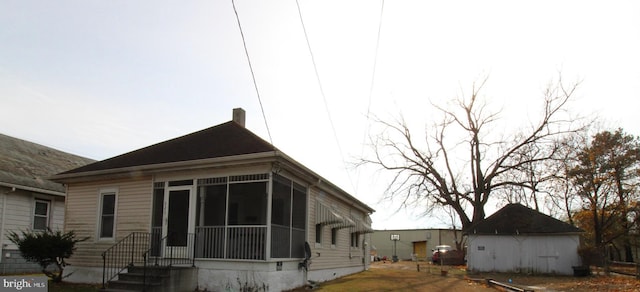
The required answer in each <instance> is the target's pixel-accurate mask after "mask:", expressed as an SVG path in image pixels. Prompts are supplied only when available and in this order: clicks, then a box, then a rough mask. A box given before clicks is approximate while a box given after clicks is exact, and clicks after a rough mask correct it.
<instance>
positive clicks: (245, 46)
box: [231, 0, 273, 145]
mask: <svg viewBox="0 0 640 292" xmlns="http://www.w3.org/2000/svg"><path fill="white" fill-rule="evenodd" d="M231 4H232V5H233V12H234V13H235V14H236V20H237V21H238V28H239V29H240V36H241V37H242V45H243V46H244V54H245V55H246V56H247V63H249V70H250V71H251V78H252V79H253V87H254V88H255V89H256V95H257V96H258V103H260V110H261V111H262V119H264V125H265V127H267V134H268V135H269V142H270V143H271V145H273V139H272V138H271V131H270V130H269V124H267V116H266V115H265V114H264V106H262V99H261V98H260V91H259V90H258V83H257V82H256V75H255V74H254V73H253V66H252V65H251V58H249V51H248V50H247V42H246V41H245V39H244V32H243V31H242V25H240V17H238V10H237V9H236V2H235V0H231Z"/></svg>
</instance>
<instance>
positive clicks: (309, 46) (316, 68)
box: [296, 0, 356, 191]
mask: <svg viewBox="0 0 640 292" xmlns="http://www.w3.org/2000/svg"><path fill="white" fill-rule="evenodd" d="M296 6H297V7H298V16H300V24H301V25H302V31H303V32H304V39H305V40H306V41H307V48H308V49H309V55H311V63H312V64H313V70H314V72H315V74H316V80H317V82H318V86H319V87H320V95H322V101H324V109H325V111H326V112H327V116H328V117H329V123H330V124H331V130H332V131H333V138H334V139H335V141H336V144H337V145H338V151H339V152H340V158H341V160H342V164H343V166H344V169H345V172H346V173H347V177H348V178H349V182H350V183H351V187H352V188H353V190H354V191H355V189H356V188H355V186H354V184H353V179H351V175H350V174H349V171H348V169H347V167H346V162H345V161H344V154H343V152H342V147H341V146H340V140H338V134H337V132H336V127H335V126H334V124H333V119H332V118H331V112H330V111H329V105H328V103H327V98H326V96H325V94H324V89H323V87H322V82H321V81H320V74H319V73H318V66H316V60H315V57H314V55H313V51H312V50H311V43H309V36H308V35H307V29H306V27H305V25H304V20H303V19H302V11H301V9H300V3H299V2H298V0H296Z"/></svg>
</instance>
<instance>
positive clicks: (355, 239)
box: [351, 232, 359, 247]
mask: <svg viewBox="0 0 640 292" xmlns="http://www.w3.org/2000/svg"><path fill="white" fill-rule="evenodd" d="M358 237H359V236H358V233H357V232H352V233H351V247H358V239H359V238H358Z"/></svg>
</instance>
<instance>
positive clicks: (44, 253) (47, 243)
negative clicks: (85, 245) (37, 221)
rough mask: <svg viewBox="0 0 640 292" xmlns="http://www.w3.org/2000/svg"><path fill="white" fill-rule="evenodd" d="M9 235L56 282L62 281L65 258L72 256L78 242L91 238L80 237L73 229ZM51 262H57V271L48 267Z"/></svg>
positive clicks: (23, 252)
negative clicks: (65, 231) (77, 236)
mask: <svg viewBox="0 0 640 292" xmlns="http://www.w3.org/2000/svg"><path fill="white" fill-rule="evenodd" d="M7 237H8V238H9V240H11V242H13V243H14V244H15V245H17V246H18V249H19V250H20V254H21V255H22V257H23V258H24V259H25V260H27V261H29V262H33V263H37V264H38V265H40V268H42V273H44V274H45V275H47V276H48V277H49V278H51V280H52V281H53V282H56V283H57V282H61V281H62V279H63V276H62V275H63V272H64V267H65V266H66V265H67V264H66V262H65V259H68V258H70V257H71V255H72V254H73V252H74V251H75V250H76V247H75V245H76V243H78V242H82V241H85V240H87V239H89V237H85V238H80V239H78V238H76V234H75V233H74V232H73V231H69V232H67V233H62V231H59V230H58V231H55V232H54V231H52V230H51V229H47V230H44V231H33V230H30V231H22V232H21V234H18V233H17V232H14V231H11V232H9V235H8V236H7ZM51 264H55V266H56V267H57V271H56V270H53V271H51V270H48V269H47V267H49V265H51Z"/></svg>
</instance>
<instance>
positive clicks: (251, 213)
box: [227, 182, 267, 225]
mask: <svg viewBox="0 0 640 292" xmlns="http://www.w3.org/2000/svg"><path fill="white" fill-rule="evenodd" d="M227 217H228V218H227V219H228V224H229V225H266V224H267V183H266V182H253V183H235V184H229V210H228V215H227Z"/></svg>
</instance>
